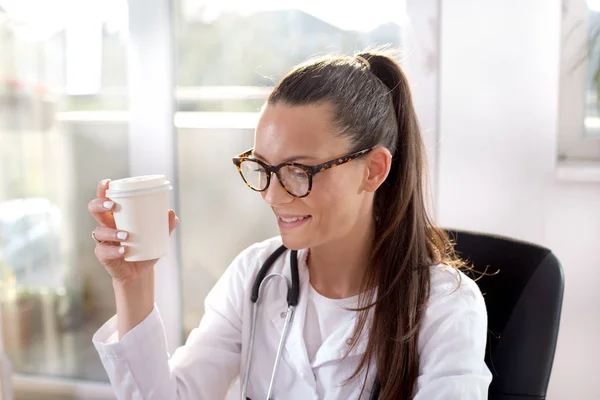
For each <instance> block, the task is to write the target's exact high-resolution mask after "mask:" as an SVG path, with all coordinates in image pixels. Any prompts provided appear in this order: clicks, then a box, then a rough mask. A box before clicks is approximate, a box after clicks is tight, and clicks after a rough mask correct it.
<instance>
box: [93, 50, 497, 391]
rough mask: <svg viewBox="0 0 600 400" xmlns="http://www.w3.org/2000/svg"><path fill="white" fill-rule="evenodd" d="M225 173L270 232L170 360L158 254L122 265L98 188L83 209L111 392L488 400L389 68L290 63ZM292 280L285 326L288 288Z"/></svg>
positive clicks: (407, 99)
mask: <svg viewBox="0 0 600 400" xmlns="http://www.w3.org/2000/svg"><path fill="white" fill-rule="evenodd" d="M234 164H235V165H236V166H237V168H238V170H239V171H240V174H241V176H242V178H243V179H244V181H245V183H246V184H247V185H248V186H250V188H252V189H253V190H255V191H258V192H260V193H261V195H262V197H263V199H264V200H265V202H266V203H267V204H268V205H269V206H270V207H271V208H272V210H273V214H274V216H275V218H277V222H278V224H279V229H280V233H281V237H277V238H273V239H270V240H267V241H265V242H262V243H258V244H255V245H253V246H251V247H250V248H248V249H246V250H245V251H243V252H242V253H241V254H240V255H239V256H238V257H237V258H236V259H235V260H234V261H233V262H232V264H231V265H230V266H229V268H228V269H227V271H226V272H225V273H224V274H223V276H222V277H221V278H220V280H219V281H218V283H217V284H216V285H215V287H214V289H213V290H212V291H211V293H210V294H209V295H208V297H207V298H206V306H205V308H206V313H205V315H204V317H203V318H202V321H201V322H200V325H199V327H198V328H197V329H195V330H194V331H193V332H192V333H191V335H190V337H189V338H188V340H187V343H186V344H185V345H184V346H182V347H181V348H179V349H178V350H177V351H176V352H175V353H174V354H173V356H172V357H170V356H169V354H167V351H166V343H165V336H164V333H163V325H162V321H161V318H160V315H159V312H158V310H157V308H156V306H155V304H154V270H153V268H152V267H153V265H154V263H155V262H156V261H149V262H142V263H127V262H125V261H124V260H123V256H124V253H123V252H126V251H127V249H126V248H125V249H124V248H121V247H119V241H120V240H121V239H122V237H123V235H126V234H127V233H126V232H122V233H119V231H117V230H116V229H115V225H114V220H113V218H112V214H111V209H112V207H113V204H112V203H111V202H110V201H109V200H108V199H106V198H105V189H106V184H107V181H103V182H101V183H100V185H99V188H98V194H97V197H98V198H97V199H95V200H93V201H92V202H91V203H90V205H89V209H90V212H91V213H92V215H93V216H94V217H95V218H96V220H97V221H98V222H99V225H100V226H99V227H98V228H97V229H96V230H95V238H96V239H97V241H98V242H99V243H98V245H97V247H96V256H97V258H98V259H99V260H100V262H101V263H102V264H103V265H104V266H105V268H106V269H107V270H108V272H109V273H110V275H111V276H112V278H113V286H114V291H115V296H116V304H117V315H116V316H115V317H113V318H112V319H111V320H109V321H108V322H107V323H106V324H105V325H104V326H103V327H101V328H100V330H99V331H98V332H97V333H96V334H95V336H94V344H95V346H96V348H97V350H98V352H99V354H100V357H101V359H102V362H103V363H104V366H105V368H106V370H107V372H108V375H109V377H110V380H111V383H112V385H113V387H114V389H115V392H116V393H117V395H118V397H119V398H120V399H133V398H135V399H190V400H191V399H210V400H213V399H223V398H224V397H225V395H226V393H227V391H228V390H229V388H230V386H231V384H232V382H234V381H235V380H236V378H237V377H239V378H240V380H241V385H240V386H241V389H236V390H235V393H234V394H233V398H244V397H245V396H247V397H248V398H251V399H253V400H258V399H265V398H267V396H270V397H269V398H271V399H299V400H300V399H301V400H305V399H358V398H361V399H368V398H375V397H377V396H378V398H380V399H386V400H397V399H415V400H434V399H440V400H442V399H443V400H453V399H456V400H458V399H460V400H465V399H486V398H487V389H488V385H489V383H490V381H491V374H490V372H489V370H488V369H487V367H486V365H485V363H484V352H485V344H486V332H487V317H486V309H485V304H484V301H483V298H482V295H481V292H480V291H479V289H478V287H477V286H476V284H475V283H474V282H473V281H472V280H471V279H470V278H468V277H467V276H466V275H464V274H463V273H462V272H460V271H459V268H460V267H462V266H463V264H461V262H460V260H458V259H457V258H456V257H455V256H454V253H453V251H452V246H451V244H450V242H449V240H448V238H447V237H446V235H445V234H444V232H443V231H441V230H440V229H439V228H437V227H436V226H435V225H434V224H433V222H432V221H431V219H430V217H429V216H428V214H427V208H426V200H427V199H426V193H425V188H426V184H425V182H424V181H425V178H426V172H425V155H424V151H423V143H422V138H421V133H420V130H419V124H418V121H417V117H416V115H415V110H414V107H413V104H412V100H411V94H410V90H409V86H408V82H407V80H406V77H405V75H404V73H403V72H402V70H401V68H400V66H399V65H398V64H397V63H396V62H395V61H394V60H393V58H391V57H389V56H387V55H385V54H381V53H375V52H365V53H362V54H360V55H357V56H355V57H326V58H322V59H318V60H312V61H310V62H308V63H306V64H303V65H300V66H298V67H296V68H295V69H294V70H292V71H291V72H290V73H289V74H288V75H287V76H286V77H284V78H283V80H282V81H281V82H279V84H278V85H277V86H276V88H275V89H274V90H273V92H272V93H271V95H270V96H269V99H268V100H267V102H266V104H265V106H264V107H263V110H262V112H261V116H260V119H259V122H258V125H257V127H256V135H255V143H254V147H253V148H252V149H251V150H249V151H247V152H245V153H243V154H241V155H240V156H238V157H235V158H234ZM169 218H170V227H171V229H174V228H175V226H176V225H177V223H178V218H177V217H176V216H175V214H174V213H173V212H172V211H171V212H170V214H169ZM249 229H251V227H249ZM119 235H121V236H119ZM282 244H283V245H284V246H285V248H287V249H289V250H286V249H285V248H281V251H285V252H284V253H283V254H282V255H281V256H280V257H278V258H276V259H275V260H274V261H273V263H272V265H271V267H270V269H269V272H268V274H280V275H281V276H276V277H275V279H265V280H264V281H263V284H262V287H261V288H260V300H259V301H258V307H257V308H256V312H254V311H253V310H255V308H254V307H253V303H252V301H251V297H252V289H253V286H254V284H255V281H256V279H257V275H258V271H259V270H260V269H261V266H262V265H263V263H265V261H266V260H267V258H269V256H271V255H272V254H273V253H274V252H275V251H277V249H279V248H280V246H281V245H282ZM294 250H295V251H294ZM270 261H272V260H270ZM294 266H295V267H294ZM294 268H297V276H296V277H294V273H292V271H293V270H294ZM284 278H285V279H284ZM295 278H297V283H299V285H298V286H296V288H297V290H298V291H299V293H298V294H299V296H298V299H297V304H292V305H293V306H295V312H294V314H293V316H291V315H290V314H289V313H288V312H287V310H288V285H287V284H286V280H289V281H295V280H296V279H295ZM292 297H293V296H292ZM292 308H293V307H292ZM253 324H254V325H253ZM252 327H254V329H251V328H252ZM284 330H285V331H286V334H285V335H284V336H285V337H284V340H283V344H282V346H281V349H280V350H281V351H280V352H278V347H279V343H280V337H281V335H282V333H283V331H284ZM250 349H252V353H251V354H250ZM276 359H277V360H278V362H277V363H276V362H275V360H276ZM275 363H276V366H277V367H276V371H275V373H274V374H273V369H274V364H275ZM240 392H241V393H240Z"/></svg>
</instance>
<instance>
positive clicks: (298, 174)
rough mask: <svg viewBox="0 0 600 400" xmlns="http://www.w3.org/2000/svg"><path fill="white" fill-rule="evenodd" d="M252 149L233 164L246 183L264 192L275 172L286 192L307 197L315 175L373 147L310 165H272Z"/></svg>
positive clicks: (290, 163) (353, 158)
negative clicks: (254, 156)
mask: <svg viewBox="0 0 600 400" xmlns="http://www.w3.org/2000/svg"><path fill="white" fill-rule="evenodd" d="M253 150H254V149H250V150H248V151H246V152H244V153H242V154H240V155H239V156H237V157H234V158H233V164H234V165H235V166H236V167H237V169H238V171H239V173H240V175H241V176H242V179H243V180H244V182H246V185H247V186H248V187H249V188H250V189H252V190H255V191H257V192H264V191H265V190H267V188H268V187H269V184H270V183H271V175H273V174H275V175H276V176H277V179H279V183H281V186H283V188H284V189H285V191H286V192H288V193H289V194H291V195H292V196H295V197H306V196H308V195H309V194H310V191H311V189H312V181H313V176H314V175H316V174H318V173H319V172H323V171H325V170H328V169H330V168H334V167H337V166H338V165H342V164H346V163H348V162H350V161H352V160H355V159H357V158H358V157H360V156H362V155H364V154H367V153H368V152H369V151H371V150H372V149H365V150H361V151H357V152H356V153H352V154H348V155H347V156H344V157H339V158H336V159H335V160H331V161H327V162H325V163H323V164H319V165H315V166H308V165H302V164H298V163H294V162H286V163H281V164H279V165H276V166H271V165H269V164H267V163H264V162H262V161H261V160H257V159H256V158H253V157H251V154H252V151H253Z"/></svg>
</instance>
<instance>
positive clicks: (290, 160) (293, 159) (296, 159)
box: [251, 150, 317, 163]
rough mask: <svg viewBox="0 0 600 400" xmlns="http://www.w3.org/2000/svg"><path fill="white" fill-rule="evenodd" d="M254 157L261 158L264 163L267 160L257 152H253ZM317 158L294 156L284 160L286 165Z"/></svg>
mask: <svg viewBox="0 0 600 400" xmlns="http://www.w3.org/2000/svg"><path fill="white" fill-rule="evenodd" d="M251 154H252V155H253V156H254V157H256V158H259V159H261V160H263V161H266V158H265V157H263V156H261V155H260V154H258V153H257V152H255V151H254V150H252V153H251ZM316 159H317V158H316V157H313V156H305V155H297V156H293V157H288V158H287V159H285V160H283V162H284V163H288V162H296V161H298V160H313V161H314V160H316Z"/></svg>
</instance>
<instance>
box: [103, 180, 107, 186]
mask: <svg viewBox="0 0 600 400" xmlns="http://www.w3.org/2000/svg"><path fill="white" fill-rule="evenodd" d="M106 185H108V179H105V180H103V181H102V187H106Z"/></svg>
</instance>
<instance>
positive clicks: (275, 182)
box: [262, 174, 294, 206]
mask: <svg viewBox="0 0 600 400" xmlns="http://www.w3.org/2000/svg"><path fill="white" fill-rule="evenodd" d="M262 195H263V199H264V200H265V201H266V202H267V204H269V205H270V206H277V205H281V204H287V203H290V202H292V201H294V196H292V195H291V194H289V193H288V192H287V191H286V190H285V189H284V188H283V186H282V185H281V182H279V179H278V178H277V175H275V174H273V175H272V176H271V182H270V183H269V187H268V188H267V190H265V191H264V192H262Z"/></svg>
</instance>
